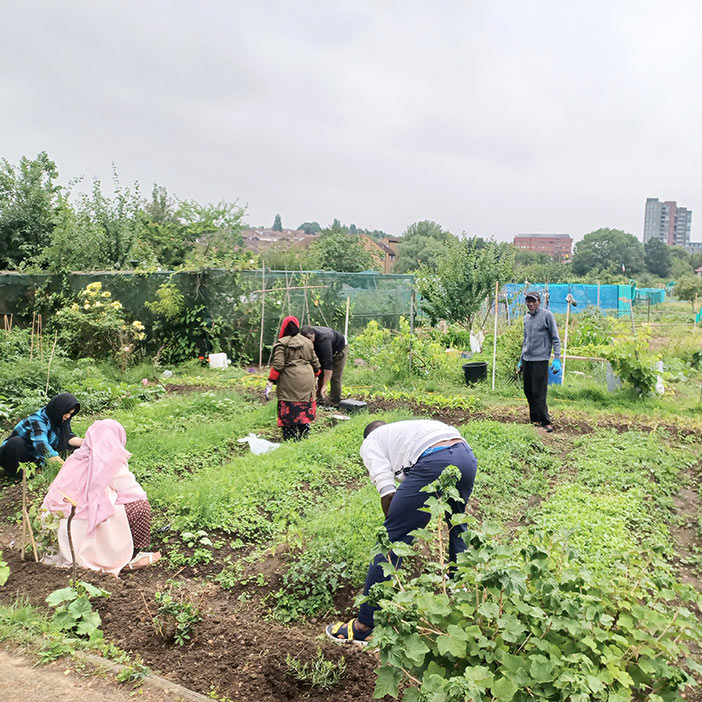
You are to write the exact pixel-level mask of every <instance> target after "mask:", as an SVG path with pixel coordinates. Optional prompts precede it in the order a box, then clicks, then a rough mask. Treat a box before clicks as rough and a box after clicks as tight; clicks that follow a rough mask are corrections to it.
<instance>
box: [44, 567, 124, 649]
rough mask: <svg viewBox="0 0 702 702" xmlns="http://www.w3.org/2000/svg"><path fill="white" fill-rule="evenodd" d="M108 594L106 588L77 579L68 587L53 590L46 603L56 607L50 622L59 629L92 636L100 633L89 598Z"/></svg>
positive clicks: (97, 615) (78, 634)
mask: <svg viewBox="0 0 702 702" xmlns="http://www.w3.org/2000/svg"><path fill="white" fill-rule="evenodd" d="M109 596H110V593H109V592H107V591H106V590H103V589H102V588H99V587H95V585H91V584H90V583H86V582H84V581H82V580H79V581H77V582H75V583H74V584H73V585H72V586H70V587H64V588H61V589H60V590H54V591H53V592H52V593H51V594H50V595H49V596H48V597H47V598H46V603H47V604H48V605H49V606H50V607H54V608H55V609H56V613H55V614H54V618H53V620H52V623H53V624H54V625H55V626H56V627H58V628H59V629H60V630H61V631H66V632H70V633H73V634H76V635H77V636H87V637H89V638H94V637H95V636H96V635H97V634H99V633H100V632H99V628H100V623H101V621H100V615H99V614H98V613H97V612H96V611H95V610H94V609H93V607H92V605H91V604H90V600H91V598H93V597H109Z"/></svg>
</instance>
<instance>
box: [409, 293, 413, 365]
mask: <svg viewBox="0 0 702 702" xmlns="http://www.w3.org/2000/svg"><path fill="white" fill-rule="evenodd" d="M413 339H414V290H412V293H411V294H410V338H409V372H410V375H411V374H412V341H413Z"/></svg>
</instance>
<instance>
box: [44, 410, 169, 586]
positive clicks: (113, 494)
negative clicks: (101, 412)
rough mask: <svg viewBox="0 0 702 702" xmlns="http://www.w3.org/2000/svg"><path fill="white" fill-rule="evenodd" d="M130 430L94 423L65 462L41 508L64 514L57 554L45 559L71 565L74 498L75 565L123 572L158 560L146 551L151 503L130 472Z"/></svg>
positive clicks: (111, 421) (109, 422)
mask: <svg viewBox="0 0 702 702" xmlns="http://www.w3.org/2000/svg"><path fill="white" fill-rule="evenodd" d="M126 443H127V434H126V432H125V431H124V427H123V426H122V425H121V424H120V423H119V422H116V421H115V420H114V419H101V420H98V421H97V422H93V424H91V425H90V427H89V428H88V431H87V432H86V433H85V439H84V441H83V445H82V446H81V447H80V448H79V449H78V450H77V451H76V452H75V453H73V454H72V455H71V456H69V457H68V458H67V459H66V462H65V463H64V464H63V466H61V470H59V472H58V475H57V476H56V478H55V479H54V481H53V482H52V483H51V485H50V487H49V491H48V493H47V495H46V497H45V498H44V502H43V503H42V508H43V509H46V510H48V511H49V512H51V513H53V514H59V515H61V516H62V519H61V522H60V524H59V530H58V545H59V550H58V554H56V555H54V556H48V557H46V558H45V561H46V562H47V563H52V564H53V565H59V566H68V565H70V564H71V563H72V557H71V548H70V544H69V540H68V519H67V517H68V516H69V515H70V512H71V505H70V500H73V501H74V502H76V503H77V508H76V512H75V515H74V517H73V519H72V520H71V538H72V540H73V548H74V551H75V554H76V563H77V565H78V566H80V567H81V568H90V569H91V570H98V571H102V572H105V573H112V574H114V575H119V572H120V571H121V570H122V568H125V567H126V568H128V569H130V570H133V569H136V568H143V567H144V566H147V565H150V564H151V563H155V562H156V561H157V560H158V559H159V558H160V557H161V554H160V553H158V552H155V553H149V552H146V551H143V550H142V549H145V548H146V547H147V546H148V545H149V543H150V541H151V506H150V505H149V501H148V499H147V497H146V493H145V492H144V490H143V488H142V487H141V485H139V483H138V482H137V480H136V478H135V477H134V474H133V473H132V472H131V471H130V470H129V465H128V463H127V461H128V460H129V458H130V456H131V455H132V454H131V453H129V451H127V449H126V448H125V445H126Z"/></svg>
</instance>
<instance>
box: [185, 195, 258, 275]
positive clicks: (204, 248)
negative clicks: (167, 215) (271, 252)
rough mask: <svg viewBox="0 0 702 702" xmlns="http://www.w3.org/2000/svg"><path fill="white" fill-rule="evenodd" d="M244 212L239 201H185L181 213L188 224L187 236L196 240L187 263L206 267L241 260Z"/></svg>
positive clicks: (187, 257)
mask: <svg viewBox="0 0 702 702" xmlns="http://www.w3.org/2000/svg"><path fill="white" fill-rule="evenodd" d="M244 214H245V210H244V208H242V207H240V206H239V205H238V203H237V202H225V201H222V202H219V203H217V204H216V205H214V204H207V205H201V204H199V203H197V202H195V201H194V200H184V201H181V203H180V207H179V208H178V216H179V218H180V220H181V221H182V222H183V223H184V224H185V227H186V232H187V234H186V238H187V239H188V240H191V241H193V243H194V245H193V248H192V249H191V250H190V251H189V252H188V254H187V256H186V264H189V265H193V266H203V265H214V264H218V265H227V264H228V263H236V262H238V260H239V259H240V258H241V255H242V250H241V244H242V243H243V239H242V236H241V230H242V229H243V227H244V224H243V221H244ZM237 265H238V264H237Z"/></svg>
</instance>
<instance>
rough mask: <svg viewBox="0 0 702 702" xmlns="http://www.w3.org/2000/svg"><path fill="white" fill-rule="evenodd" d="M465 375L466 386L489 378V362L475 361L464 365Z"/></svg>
mask: <svg viewBox="0 0 702 702" xmlns="http://www.w3.org/2000/svg"><path fill="white" fill-rule="evenodd" d="M463 374H464V375H465V376H466V385H472V384H473V383H477V382H478V381H480V380H485V379H486V378H487V361H474V362H473V363H464V364H463Z"/></svg>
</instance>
